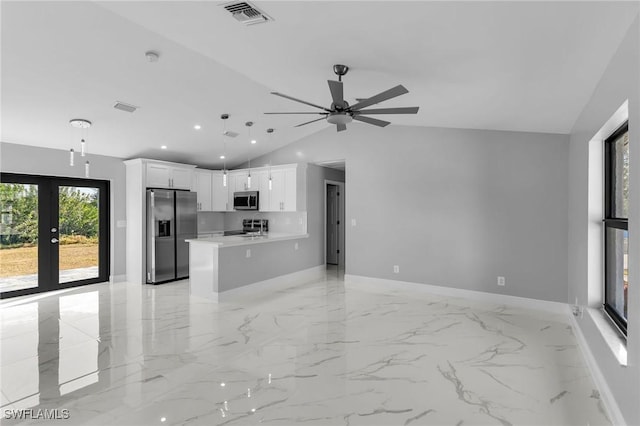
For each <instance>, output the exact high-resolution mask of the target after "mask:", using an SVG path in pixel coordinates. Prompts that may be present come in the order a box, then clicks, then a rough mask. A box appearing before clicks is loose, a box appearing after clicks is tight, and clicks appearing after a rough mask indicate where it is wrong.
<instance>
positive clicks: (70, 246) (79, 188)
mask: <svg viewBox="0 0 640 426" xmlns="http://www.w3.org/2000/svg"><path fill="white" fill-rule="evenodd" d="M108 277H109V182H108V181H101V180H89V179H75V178H63V177H47V176H33V175H22V174H13V173H2V174H0V298H7V297H14V296H22V295H25V294H31V293H39V292H43V291H51V290H58V289H62V288H67V287H75V286H79V285H86V284H92V283H97V282H104V281H107V280H108Z"/></svg>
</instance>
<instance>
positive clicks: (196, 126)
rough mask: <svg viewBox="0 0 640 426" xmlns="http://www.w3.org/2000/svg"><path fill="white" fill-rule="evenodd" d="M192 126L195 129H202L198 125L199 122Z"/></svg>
mask: <svg viewBox="0 0 640 426" xmlns="http://www.w3.org/2000/svg"><path fill="white" fill-rule="evenodd" d="M193 128H194V129H196V130H200V129H202V126H200V125H199V124H196V125H195V126H193Z"/></svg>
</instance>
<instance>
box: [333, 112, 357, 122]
mask: <svg viewBox="0 0 640 426" xmlns="http://www.w3.org/2000/svg"><path fill="white" fill-rule="evenodd" d="M327 121H328V122H329V123H331V124H347V123H351V121H353V117H352V116H351V114H347V113H346V112H334V113H331V114H329V115H328V116H327Z"/></svg>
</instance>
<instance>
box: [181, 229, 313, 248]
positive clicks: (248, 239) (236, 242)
mask: <svg viewBox="0 0 640 426" xmlns="http://www.w3.org/2000/svg"><path fill="white" fill-rule="evenodd" d="M301 238H309V234H288V233H284V232H267V233H266V234H264V235H259V236H258V235H256V236H250V235H228V236H226V237H224V236H215V237H206V238H194V239H189V240H186V241H187V242H188V243H192V244H215V245H217V246H219V247H221V248H223V247H235V246H244V245H249V244H262V243H272V242H275V241H286V240H297V239H301Z"/></svg>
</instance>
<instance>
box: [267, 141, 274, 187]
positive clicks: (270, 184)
mask: <svg viewBox="0 0 640 426" xmlns="http://www.w3.org/2000/svg"><path fill="white" fill-rule="evenodd" d="M267 133H268V134H269V142H271V141H272V139H273V138H272V137H271V136H272V135H273V129H272V128H269V129H267ZM271 189H273V181H272V180H271V158H269V191H271Z"/></svg>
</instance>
